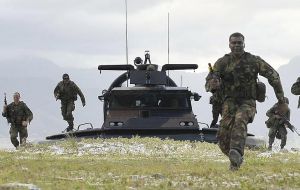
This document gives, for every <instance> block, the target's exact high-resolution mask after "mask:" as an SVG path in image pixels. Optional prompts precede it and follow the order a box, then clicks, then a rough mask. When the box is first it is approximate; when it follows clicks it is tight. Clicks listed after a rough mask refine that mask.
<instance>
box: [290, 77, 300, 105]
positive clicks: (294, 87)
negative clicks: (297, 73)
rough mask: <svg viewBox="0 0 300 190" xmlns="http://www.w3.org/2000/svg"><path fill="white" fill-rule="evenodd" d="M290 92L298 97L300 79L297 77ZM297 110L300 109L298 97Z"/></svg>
mask: <svg viewBox="0 0 300 190" xmlns="http://www.w3.org/2000/svg"><path fill="white" fill-rule="evenodd" d="M291 91H292V93H293V94H294V95H300V77H298V79H297V81H296V82H295V83H294V84H293V86H292V88H291ZM298 108H300V96H299V100H298Z"/></svg>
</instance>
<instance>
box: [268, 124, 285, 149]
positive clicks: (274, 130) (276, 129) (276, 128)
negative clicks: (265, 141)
mask: <svg viewBox="0 0 300 190" xmlns="http://www.w3.org/2000/svg"><path fill="white" fill-rule="evenodd" d="M275 137H277V138H279V139H281V143H280V147H281V148H283V147H284V146H285V145H286V139H287V130H286V128H285V126H284V125H273V126H271V127H270V129H269V146H272V144H273V142H274V140H275Z"/></svg>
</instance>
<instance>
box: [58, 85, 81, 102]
mask: <svg viewBox="0 0 300 190" xmlns="http://www.w3.org/2000/svg"><path fill="white" fill-rule="evenodd" d="M56 95H58V99H60V100H61V101H76V100H77V95H79V96H80V99H81V102H82V103H85V98H84V95H83V93H82V92H81V90H80V88H79V87H78V86H77V85H76V84H75V83H74V82H73V81H69V82H68V83H66V84H65V83H64V82H63V81H60V82H59V83H58V84H57V86H56V87H55V89H54V96H56Z"/></svg>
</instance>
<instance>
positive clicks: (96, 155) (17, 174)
mask: <svg viewBox="0 0 300 190" xmlns="http://www.w3.org/2000/svg"><path fill="white" fill-rule="evenodd" d="M299 156H300V153H299V152H288V153H268V152H266V150H265V149H260V150H256V151H250V150H246V156H245V162H244V164H243V165H242V167H241V169H240V170H239V171H237V172H231V171H228V165H229V161H228V159H227V158H226V157H225V156H224V155H223V154H222V153H221V152H220V150H219V148H218V146H217V145H215V144H208V143H200V142H199V143H198V142H196V143H193V142H182V141H181V142H179V141H173V140H164V141H162V140H160V139H156V138H138V137H137V138H133V139H106V140H103V139H94V140H91V139H89V140H87V139H85V140H82V141H76V140H75V139H70V140H68V141H63V142H55V143H51V144H37V145H32V146H30V147H24V148H21V149H20V150H18V151H4V150H1V151H0V171H1V173H0V184H8V183H13V182H19V183H23V184H34V185H36V186H37V187H39V188H41V189H300V157H299ZM0 187H1V186H0ZM2 187H3V186H2ZM0 189H1V188H0Z"/></svg>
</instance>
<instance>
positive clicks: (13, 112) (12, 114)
mask: <svg viewBox="0 0 300 190" xmlns="http://www.w3.org/2000/svg"><path fill="white" fill-rule="evenodd" d="M2 116H3V117H6V118H7V121H8V122H9V123H10V124H11V127H10V130H9V133H10V140H11V143H12V144H13V145H14V146H15V147H18V146H19V144H23V143H25V142H26V138H27V137H28V132H27V126H23V125H22V122H23V121H27V120H28V121H29V122H30V121H31V120H32V119H33V114H32V112H31V111H30V109H29V108H28V107H27V105H26V104H25V103H24V102H22V101H20V102H19V103H18V104H15V103H14V102H13V103H11V104H9V105H8V106H7V107H6V111H4V112H3V113H2ZM18 133H19V134H20V143H19V141H18Z"/></svg>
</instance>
